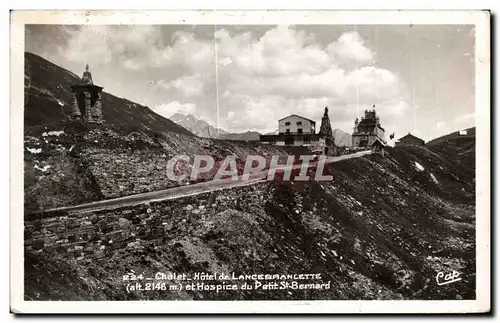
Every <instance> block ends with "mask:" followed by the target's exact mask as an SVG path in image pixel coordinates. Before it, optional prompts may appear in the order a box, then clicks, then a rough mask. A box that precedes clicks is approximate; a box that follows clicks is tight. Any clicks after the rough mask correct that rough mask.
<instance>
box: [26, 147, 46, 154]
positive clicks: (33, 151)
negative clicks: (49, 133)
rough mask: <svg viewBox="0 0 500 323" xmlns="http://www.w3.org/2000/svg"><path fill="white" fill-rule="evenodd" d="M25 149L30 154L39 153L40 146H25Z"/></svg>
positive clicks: (40, 150)
mask: <svg viewBox="0 0 500 323" xmlns="http://www.w3.org/2000/svg"><path fill="white" fill-rule="evenodd" d="M26 150H28V151H29V152H30V153H32V154H39V153H41V152H42V148H30V147H26Z"/></svg>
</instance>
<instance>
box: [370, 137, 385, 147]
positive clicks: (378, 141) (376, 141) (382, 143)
mask: <svg viewBox="0 0 500 323" xmlns="http://www.w3.org/2000/svg"><path fill="white" fill-rule="evenodd" d="M376 143H378V144H379V145H381V146H382V147H385V146H386V144H385V143H384V142H383V141H382V140H380V139H379V138H377V139H375V141H374V142H373V143H372V146H374V145H375V144H376Z"/></svg>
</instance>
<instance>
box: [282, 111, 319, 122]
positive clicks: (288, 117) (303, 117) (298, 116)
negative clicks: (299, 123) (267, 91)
mask: <svg viewBox="0 0 500 323" xmlns="http://www.w3.org/2000/svg"><path fill="white" fill-rule="evenodd" d="M292 116H296V117H299V118H301V119H305V120H309V121H311V122H312V123H316V121H314V120H311V119H309V118H306V117H303V116H299V115H298V114H295V113H294V114H291V115H289V116H286V117H284V118H281V119H279V120H278V122H279V121H281V120H285V119H286V118H290V117H292Z"/></svg>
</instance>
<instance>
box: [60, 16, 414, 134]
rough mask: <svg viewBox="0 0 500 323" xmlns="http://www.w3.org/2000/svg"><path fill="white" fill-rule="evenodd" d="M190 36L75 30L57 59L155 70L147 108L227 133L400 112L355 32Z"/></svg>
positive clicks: (389, 76)
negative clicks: (328, 36) (327, 36)
mask: <svg viewBox="0 0 500 323" xmlns="http://www.w3.org/2000/svg"><path fill="white" fill-rule="evenodd" d="M186 30H188V29H186ZM196 35H199V34H195V32H194V31H176V32H174V33H173V34H172V36H171V37H168V38H165V37H164V35H163V34H162V32H161V29H160V28H159V27H158V26H138V25H136V26H85V27H81V28H79V29H77V30H73V31H71V37H70V39H69V41H68V44H67V46H66V47H65V48H64V49H63V50H62V51H63V52H62V53H61V55H64V57H66V58H67V59H68V60H70V61H73V62H82V63H85V62H89V61H92V60H94V61H100V62H105V63H107V64H111V65H113V64H114V65H116V66H118V67H120V68H122V69H124V70H127V71H131V72H134V73H138V74H139V73H143V74H146V73H150V72H152V71H153V72H155V71H156V72H155V73H156V74H157V75H161V77H160V80H158V81H157V82H156V84H155V85H154V93H155V97H157V98H159V99H157V100H161V101H163V102H164V103H163V104H157V108H155V111H157V112H158V113H160V114H162V115H164V116H166V117H169V116H170V115H171V114H172V113H175V112H177V111H193V112H196V113H197V114H198V115H199V116H204V117H205V118H208V119H212V120H216V119H220V122H221V126H222V127H225V128H226V129H231V130H237V131H246V130H247V129H254V130H259V129H261V130H262V129H274V128H276V124H277V120H278V119H281V118H282V117H284V116H286V115H288V114H291V113H297V114H302V115H304V116H305V117H308V118H311V119H315V120H318V121H319V119H320V118H321V115H322V113H323V109H324V107H325V106H326V105H328V106H329V107H330V116H331V118H333V117H335V118H336V119H335V120H332V123H333V124H334V126H335V125H336V124H342V125H347V124H349V123H352V122H353V120H354V119H355V117H356V116H358V115H359V114H360V113H361V112H362V111H363V109H366V108H370V107H372V105H374V104H375V105H376V109H377V112H378V113H379V115H380V116H381V120H382V121H383V120H384V118H387V119H390V118H394V117H395V116H398V115H401V114H402V113H404V111H405V110H406V109H408V104H407V103H406V102H407V101H408V99H407V96H408V93H407V90H406V89H405V86H404V84H403V83H404V82H403V81H402V80H401V79H400V78H399V77H398V76H397V75H396V74H394V73H393V72H391V71H389V70H386V69H383V68H379V67H376V66H374V62H375V57H376V55H375V54H374V53H373V51H372V50H371V49H370V48H368V47H367V45H366V44H365V41H364V40H363V39H362V38H361V36H360V35H359V34H358V33H357V32H355V31H350V32H345V33H343V34H341V35H340V36H339V37H338V39H336V40H334V41H332V42H331V43H329V44H326V43H321V42H319V41H318V40H317V39H316V37H315V35H314V34H308V33H306V32H304V31H303V30H298V29H296V27H291V26H277V27H274V28H270V29H268V30H267V31H266V32H264V33H263V34H261V35H259V36H257V35H255V34H253V33H252V32H245V31H240V30H236V29H234V30H227V29H224V28H222V29H219V30H217V31H216V33H215V35H214V38H211V37H204V38H203V37H200V36H196ZM216 50H217V52H216ZM216 73H217V74H216ZM216 93H219V97H218V100H217V98H216V96H217V95H216ZM180 102H189V103H180ZM151 105H153V104H151ZM217 111H219V118H217V117H216V114H217ZM360 111H361V112H360ZM344 130H345V131H350V129H344Z"/></svg>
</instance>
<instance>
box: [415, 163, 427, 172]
mask: <svg viewBox="0 0 500 323" xmlns="http://www.w3.org/2000/svg"><path fill="white" fill-rule="evenodd" d="M415 168H416V169H417V171H419V172H423V171H424V169H425V168H424V166H422V165H420V164H419V163H417V162H415Z"/></svg>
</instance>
